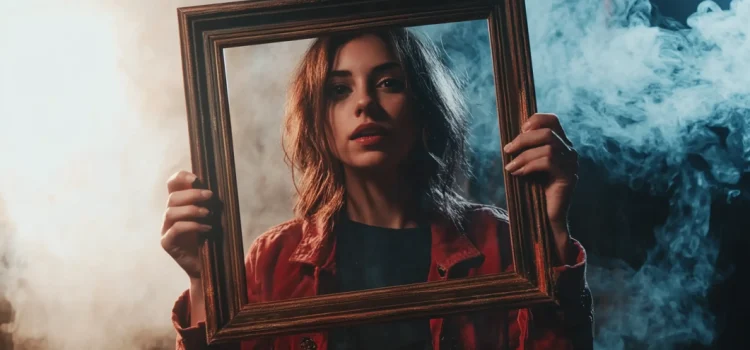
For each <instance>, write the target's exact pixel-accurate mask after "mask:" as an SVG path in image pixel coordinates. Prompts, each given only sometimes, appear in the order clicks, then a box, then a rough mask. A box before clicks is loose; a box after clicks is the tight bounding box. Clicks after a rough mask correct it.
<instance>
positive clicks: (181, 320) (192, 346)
mask: <svg viewBox="0 0 750 350" xmlns="http://www.w3.org/2000/svg"><path fill="white" fill-rule="evenodd" d="M172 324H173V325H174V327H175V330H177V340H176V341H175V349H176V350H204V349H211V350H237V349H239V346H238V344H220V345H215V346H208V344H207V340H206V323H205V322H199V323H198V325H197V326H193V327H190V291H189V290H186V291H185V292H183V293H182V295H180V297H179V298H177V302H175V305H174V308H173V309H172ZM243 345H244V344H243ZM243 349H244V346H243Z"/></svg>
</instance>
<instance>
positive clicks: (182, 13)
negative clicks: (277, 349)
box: [178, 0, 554, 344]
mask: <svg viewBox="0 0 750 350" xmlns="http://www.w3.org/2000/svg"><path fill="white" fill-rule="evenodd" d="M178 15H179V28H180V38H181V49H182V59H183V69H184V81H185V94H186V100H187V112H188V122H189V133H190V147H191V160H192V164H193V172H194V173H195V174H196V175H198V177H199V178H200V179H203V180H204V182H205V185H206V186H207V187H208V188H209V189H211V190H212V191H213V192H214V193H215V194H216V196H217V197H218V199H219V201H220V202H221V203H222V205H223V208H222V211H221V215H220V217H219V218H217V222H216V223H215V224H214V225H215V226H217V225H218V226H219V227H218V228H217V229H218V230H221V231H222V232H221V233H220V234H216V235H212V236H211V238H210V239H208V240H207V241H206V243H205V244H203V246H202V248H201V256H202V261H203V271H202V273H203V283H204V290H205V298H206V300H205V301H206V308H207V310H206V328H207V336H208V341H209V343H210V344H214V343H222V342H230V341H238V340H241V339H244V338H248V337H257V336H265V335H277V334H290V333H299V332H306V331H310V330H315V329H322V328H328V327H334V326H341V325H351V324H358V323H368V322H383V321H389V320H395V319H401V318H413V317H436V316H442V315H448V314H455V313H460V312H467V311H476V310H480V309H485V308H489V307H505V308H520V307H527V306H531V305H536V304H540V303H549V302H554V299H553V292H552V291H553V288H554V281H553V276H554V275H553V273H552V262H551V257H552V253H553V248H552V245H553V242H552V239H551V237H550V234H549V232H550V229H549V227H547V217H546V211H545V210H544V208H545V203H544V197H543V193H542V190H541V188H540V187H539V186H538V185H534V184H532V183H530V182H526V181H524V180H521V179H518V178H517V177H512V176H505V180H504V181H505V186H506V191H507V200H508V212H509V216H510V231H511V245H512V247H511V248H512V252H513V261H514V265H515V271H514V272H507V273H502V274H497V275H486V276H480V277H470V278H465V279H460V280H449V281H441V282H430V283H420V284H415V285H405V286H398V287H391V288H384V289H376V290H367V291H361V292H351V293H341V294H331V295H324V296H317V297H312V298H302V299H294V300H286V301H279V302H268V303H260V304H252V305H249V304H247V290H246V285H245V283H237V281H245V270H244V256H243V255H244V253H243V245H242V232H241V228H240V217H239V209H238V192H237V181H236V178H235V171H234V153H233V149H232V138H231V135H232V133H231V129H230V127H231V126H230V123H229V106H228V98H227V87H226V77H225V75H224V74H225V69H224V61H223V49H224V48H229V47H236V46H243V45H253V44H262V43H270V42H277V41H286V40H296V39H305V38H312V37H316V36H320V35H325V34H330V33H335V32H344V31H357V30H363V29H374V28H378V27H388V26H404V27H405V26H416V25H426V24H437V23H444V22H457V21H466V20H478V19H481V20H486V21H487V23H488V29H489V34H490V41H491V51H492V55H493V58H494V59H493V65H494V73H495V86H496V97H497V102H498V103H497V107H498V115H499V116H500V117H499V123H498V124H499V128H500V133H501V139H502V142H507V140H512V139H513V138H514V136H515V135H517V134H518V133H519V132H520V125H521V124H522V123H523V122H524V121H525V120H526V119H527V118H528V116H531V115H532V114H533V113H534V112H535V111H536V110H535V108H536V101H535V98H534V84H533V79H532V70H531V60H530V50H529V40H528V32H527V24H526V13H525V3H524V1H523V0H465V1H454V0H425V1H421V0H417V1H404V0H274V1H270V0H262V1H244V2H236V3H225V4H215V5H205V6H196V7H186V8H180V9H178ZM509 160H510V159H509V157H508V156H507V155H505V154H504V153H503V164H506V163H507V162H508V161H509ZM506 175H507V174H506Z"/></svg>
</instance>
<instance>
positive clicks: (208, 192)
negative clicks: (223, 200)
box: [201, 190, 213, 198]
mask: <svg viewBox="0 0 750 350" xmlns="http://www.w3.org/2000/svg"><path fill="white" fill-rule="evenodd" d="M211 195H213V193H212V192H211V191H209V190H204V191H201V196H203V197H204V198H211Z"/></svg>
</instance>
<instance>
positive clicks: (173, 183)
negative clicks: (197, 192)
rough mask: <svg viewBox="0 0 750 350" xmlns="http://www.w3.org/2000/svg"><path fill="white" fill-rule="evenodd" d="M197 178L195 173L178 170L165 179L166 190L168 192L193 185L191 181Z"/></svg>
mask: <svg viewBox="0 0 750 350" xmlns="http://www.w3.org/2000/svg"><path fill="white" fill-rule="evenodd" d="M197 179H198V177H197V176H195V174H193V173H190V172H187V171H185V170H180V171H178V172H176V173H175V174H174V175H172V176H170V177H169V180H167V190H168V191H169V193H172V192H175V191H181V190H186V189H189V188H192V187H193V183H194V182H195V181H196V180H197Z"/></svg>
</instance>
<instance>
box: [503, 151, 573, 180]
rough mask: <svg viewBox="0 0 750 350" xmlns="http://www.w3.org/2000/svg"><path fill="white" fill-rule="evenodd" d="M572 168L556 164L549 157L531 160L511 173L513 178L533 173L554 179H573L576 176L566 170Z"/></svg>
mask: <svg viewBox="0 0 750 350" xmlns="http://www.w3.org/2000/svg"><path fill="white" fill-rule="evenodd" d="M570 166H572V165H571V164H568V162H557V161H554V160H553V159H552V158H551V157H547V156H542V157H539V158H535V159H532V160H530V161H528V162H527V163H525V164H524V165H523V166H521V167H520V168H518V169H517V170H515V171H513V172H511V175H514V176H525V175H530V174H534V173H546V174H549V175H551V176H552V177H553V178H556V179H573V178H574V177H575V176H576V175H575V172H574V171H570V170H569V169H568V168H569V167H570Z"/></svg>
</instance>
